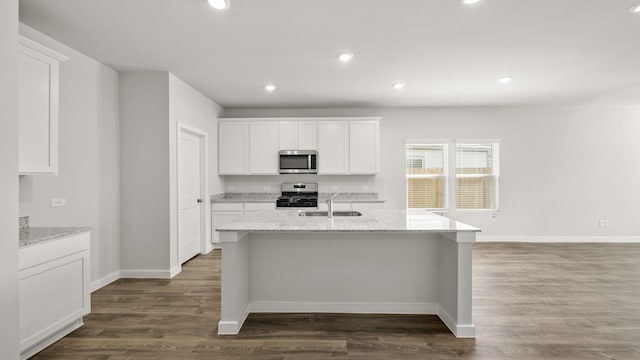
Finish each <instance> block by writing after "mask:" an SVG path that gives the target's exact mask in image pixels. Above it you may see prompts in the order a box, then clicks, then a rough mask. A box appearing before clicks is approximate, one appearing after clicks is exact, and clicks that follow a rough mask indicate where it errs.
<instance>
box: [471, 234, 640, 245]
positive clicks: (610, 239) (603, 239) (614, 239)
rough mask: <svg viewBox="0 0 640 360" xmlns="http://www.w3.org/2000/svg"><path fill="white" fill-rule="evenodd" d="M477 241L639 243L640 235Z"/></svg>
mask: <svg viewBox="0 0 640 360" xmlns="http://www.w3.org/2000/svg"><path fill="white" fill-rule="evenodd" d="M476 241H477V242H528V243H640V236H480V235H479V236H477V237H476Z"/></svg>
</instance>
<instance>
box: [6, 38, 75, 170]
mask: <svg viewBox="0 0 640 360" xmlns="http://www.w3.org/2000/svg"><path fill="white" fill-rule="evenodd" d="M67 59H68V58H67V57H66V56H64V55H61V54H59V53H57V52H55V51H53V50H51V49H49V48H46V47H44V46H42V45H40V44H38V43H36V42H34V41H32V40H29V39H27V38H24V37H20V45H19V48H18V106H19V137H18V144H19V145H18V154H19V155H18V157H19V166H18V173H19V174H20V175H57V174H58V88H59V85H58V82H59V62H60V61H65V60H67Z"/></svg>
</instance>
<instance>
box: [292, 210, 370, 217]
mask: <svg viewBox="0 0 640 360" xmlns="http://www.w3.org/2000/svg"><path fill="white" fill-rule="evenodd" d="M327 215H329V213H328V212H327V211H301V212H299V213H298V216H327ZM333 216H362V213H361V212H360V211H334V212H333Z"/></svg>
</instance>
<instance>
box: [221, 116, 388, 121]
mask: <svg viewBox="0 0 640 360" xmlns="http://www.w3.org/2000/svg"><path fill="white" fill-rule="evenodd" d="M381 119H382V117H381V116H356V117H352V116H343V117H339V116H329V117H324V116H319V117H310V116H303V117H295V116H290V117H255V118H252V117H249V118H248V117H238V118H233V117H231V118H219V119H218V121H229V120H231V121H370V120H375V121H379V120H381Z"/></svg>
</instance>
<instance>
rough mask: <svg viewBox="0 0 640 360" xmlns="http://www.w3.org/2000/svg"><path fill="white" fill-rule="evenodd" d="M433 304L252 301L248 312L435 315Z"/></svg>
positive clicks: (436, 311) (436, 307)
mask: <svg viewBox="0 0 640 360" xmlns="http://www.w3.org/2000/svg"><path fill="white" fill-rule="evenodd" d="M439 308H440V306H439V305H438V304H434V303H316V302H282V301H252V302H251V304H249V311H250V312H256V313H259V312H271V313H282V312H287V313H350V314H429V315H436V314H437V313H438V309H439Z"/></svg>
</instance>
